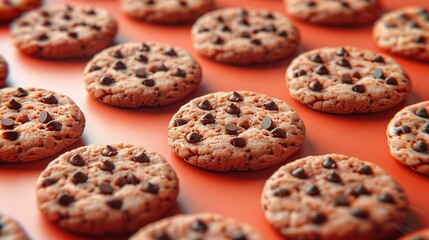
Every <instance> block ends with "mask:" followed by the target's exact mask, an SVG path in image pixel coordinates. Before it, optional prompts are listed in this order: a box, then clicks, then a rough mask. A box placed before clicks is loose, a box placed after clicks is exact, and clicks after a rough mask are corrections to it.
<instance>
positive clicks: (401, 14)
mask: <svg viewBox="0 0 429 240" xmlns="http://www.w3.org/2000/svg"><path fill="white" fill-rule="evenodd" d="M428 22H429V12H428V11H427V9H425V8H422V7H405V8H401V9H398V10H395V11H391V12H388V13H386V14H384V15H383V16H382V17H381V18H380V19H379V20H378V21H377V22H376V24H375V25H374V28H373V37H374V40H375V42H376V43H377V45H378V46H379V47H380V48H382V49H385V50H387V51H390V52H392V53H394V54H397V55H399V56H402V57H406V58H410V59H414V60H420V61H429V24H428Z"/></svg>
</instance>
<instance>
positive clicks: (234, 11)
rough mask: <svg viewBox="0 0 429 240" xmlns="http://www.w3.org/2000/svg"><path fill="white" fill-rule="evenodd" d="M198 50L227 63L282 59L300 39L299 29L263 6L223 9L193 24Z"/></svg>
mask: <svg viewBox="0 0 429 240" xmlns="http://www.w3.org/2000/svg"><path fill="white" fill-rule="evenodd" d="M192 40H193V45H194V48H195V49H196V51H197V52H198V53H200V54H201V55H203V56H206V57H208V58H210V59H213V60H215V61H219V62H223V63H228V64H251V63H264V62H272V61H276V60H280V59H283V58H285V57H287V56H288V55H290V54H291V53H292V52H294V51H295V50H296V49H297V47H298V45H299V41H300V37H299V32H298V29H297V28H296V27H295V25H294V24H293V23H292V22H291V21H289V19H287V18H286V17H285V16H283V15H282V14H281V13H278V12H272V11H268V10H265V9H243V8H224V9H219V10H215V11H212V12H209V13H206V14H205V15H203V16H202V17H200V18H199V19H198V20H197V21H196V22H195V23H194V25H193V26H192Z"/></svg>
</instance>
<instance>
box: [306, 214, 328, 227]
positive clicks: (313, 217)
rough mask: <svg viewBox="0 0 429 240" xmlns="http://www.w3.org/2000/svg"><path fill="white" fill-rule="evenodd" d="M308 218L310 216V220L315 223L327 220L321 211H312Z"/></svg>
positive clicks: (318, 223)
mask: <svg viewBox="0 0 429 240" xmlns="http://www.w3.org/2000/svg"><path fill="white" fill-rule="evenodd" d="M310 218H311V222H312V223H314V224H317V225H320V224H322V223H324V222H326V220H327V218H326V216H325V215H324V214H323V213H321V212H314V213H312V214H311V217H310Z"/></svg>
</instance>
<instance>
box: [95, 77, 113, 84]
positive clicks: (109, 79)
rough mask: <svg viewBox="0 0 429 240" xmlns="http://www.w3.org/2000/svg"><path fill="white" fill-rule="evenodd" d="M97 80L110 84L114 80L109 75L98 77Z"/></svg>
mask: <svg viewBox="0 0 429 240" xmlns="http://www.w3.org/2000/svg"><path fill="white" fill-rule="evenodd" d="M99 82H100V83H101V85H110V84H112V83H114V82H115V80H113V78H111V77H109V76H102V77H101V78H100V81H99Z"/></svg>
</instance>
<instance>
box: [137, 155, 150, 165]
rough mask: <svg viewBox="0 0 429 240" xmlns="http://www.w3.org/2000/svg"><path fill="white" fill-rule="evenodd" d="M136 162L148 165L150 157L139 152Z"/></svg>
mask: <svg viewBox="0 0 429 240" xmlns="http://www.w3.org/2000/svg"><path fill="white" fill-rule="evenodd" d="M134 161H136V162H139V163H148V162H149V161H150V160H149V157H148V156H147V155H146V153H144V152H139V153H137V154H136V155H134Z"/></svg>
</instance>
